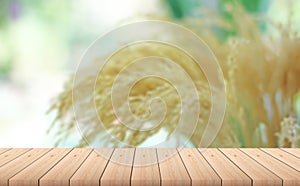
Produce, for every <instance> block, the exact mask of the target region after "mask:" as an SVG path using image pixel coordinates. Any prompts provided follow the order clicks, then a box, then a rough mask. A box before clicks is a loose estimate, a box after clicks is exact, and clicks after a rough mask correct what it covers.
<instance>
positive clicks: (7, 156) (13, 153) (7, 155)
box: [0, 148, 30, 167]
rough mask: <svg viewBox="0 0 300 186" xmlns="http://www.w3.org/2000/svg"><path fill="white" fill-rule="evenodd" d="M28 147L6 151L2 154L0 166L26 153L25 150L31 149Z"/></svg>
mask: <svg viewBox="0 0 300 186" xmlns="http://www.w3.org/2000/svg"><path fill="white" fill-rule="evenodd" d="M29 150H30V149H28V148H20V149H11V150H9V151H7V152H4V153H2V154H1V155H0V167H1V166H2V165H4V164H6V163H8V162H10V161H11V160H13V159H15V158H16V157H18V156H20V155H22V154H24V153H25V152H27V151H29Z"/></svg>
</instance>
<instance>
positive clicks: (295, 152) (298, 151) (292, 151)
mask: <svg viewBox="0 0 300 186" xmlns="http://www.w3.org/2000/svg"><path fill="white" fill-rule="evenodd" d="M282 150H284V151H286V152H288V153H290V154H293V155H294V156H296V157H298V158H300V149H299V148H282Z"/></svg>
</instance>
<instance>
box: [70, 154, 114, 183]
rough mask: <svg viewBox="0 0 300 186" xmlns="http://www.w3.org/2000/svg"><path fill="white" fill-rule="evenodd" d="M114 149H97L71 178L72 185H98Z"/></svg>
mask: <svg viewBox="0 0 300 186" xmlns="http://www.w3.org/2000/svg"><path fill="white" fill-rule="evenodd" d="M113 151H114V149H108V148H107V149H95V150H93V151H92V153H91V154H90V155H89V157H88V158H87V159H86V160H85V161H84V163H83V164H82V165H81V167H80V168H79V169H78V170H77V171H76V173H75V174H74V175H73V176H72V178H71V179H70V185H71V186H97V185H99V181H100V177H101V175H102V174H103V172H104V169H105V167H106V165H107V163H108V161H109V159H107V158H110V156H111V154H112V152H113Z"/></svg>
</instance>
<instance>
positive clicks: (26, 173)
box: [9, 148, 71, 186]
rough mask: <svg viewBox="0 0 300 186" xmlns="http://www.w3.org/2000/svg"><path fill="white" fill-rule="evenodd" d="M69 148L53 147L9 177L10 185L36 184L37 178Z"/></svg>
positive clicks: (30, 185)
mask: <svg viewBox="0 0 300 186" xmlns="http://www.w3.org/2000/svg"><path fill="white" fill-rule="evenodd" d="M70 151H71V149H59V148H55V149H52V150H51V151H49V152H48V153H47V154H45V155H44V156H42V157H41V158H40V159H38V160H36V161H35V162H33V163H32V164H31V165H29V166H28V167H26V168H25V169H24V170H22V171H21V172H19V173H18V174H16V175H15V176H14V177H12V178H11V179H9V185H10V186H34V185H36V186H38V180H39V178H40V177H42V176H43V175H44V174H45V173H47V172H48V171H49V170H50V169H51V168H52V167H53V166H54V165H55V164H56V163H58V162H59V161H60V160H61V159H62V158H63V157H64V156H65V155H66V154H67V153H69V152H70Z"/></svg>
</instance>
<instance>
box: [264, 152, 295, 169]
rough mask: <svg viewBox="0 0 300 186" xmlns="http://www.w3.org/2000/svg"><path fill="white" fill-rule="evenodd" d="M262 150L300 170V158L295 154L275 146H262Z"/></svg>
mask: <svg viewBox="0 0 300 186" xmlns="http://www.w3.org/2000/svg"><path fill="white" fill-rule="evenodd" d="M261 150H262V151H264V152H266V153H268V154H269V155H271V156H273V157H275V158H277V159H278V160H280V161H282V162H283V163H285V164H287V165H289V166H290V167H293V168H294V169H296V170H298V171H300V159H299V158H297V157H295V156H294V155H291V154H289V153H287V152H285V151H283V150H280V149H275V148H262V149H261Z"/></svg>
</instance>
